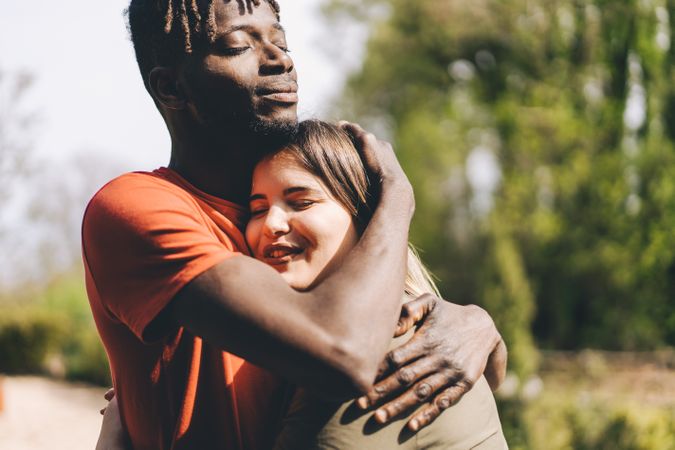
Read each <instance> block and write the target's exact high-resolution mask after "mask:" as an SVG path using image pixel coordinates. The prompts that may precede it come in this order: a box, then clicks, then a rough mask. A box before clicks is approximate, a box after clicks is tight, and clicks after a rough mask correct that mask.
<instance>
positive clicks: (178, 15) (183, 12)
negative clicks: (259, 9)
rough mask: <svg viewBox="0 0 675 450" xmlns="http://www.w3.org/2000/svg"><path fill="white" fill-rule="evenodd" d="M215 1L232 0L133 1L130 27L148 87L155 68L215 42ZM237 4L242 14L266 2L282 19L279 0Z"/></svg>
mask: <svg viewBox="0 0 675 450" xmlns="http://www.w3.org/2000/svg"><path fill="white" fill-rule="evenodd" d="M216 1H222V2H224V3H229V2H230V1H232V0H131V3H130V4H129V7H128V8H127V9H126V11H125V15H126V16H127V28H128V30H129V33H130V35H131V41H132V42H133V45H134V50H135V52H136V61H137V62H138V67H139V69H140V71H141V76H142V77H143V83H144V84H145V86H146V88H148V74H149V73H150V71H151V70H152V69H153V68H154V67H157V66H163V65H172V64H175V63H176V62H178V61H180V59H181V58H183V57H185V55H188V54H190V53H192V51H193V49H194V48H195V46H197V45H201V44H205V43H213V41H214V40H215V38H216V34H217V32H218V26H217V24H216V8H215V6H216ZM235 1H236V2H237V3H238V5H239V10H240V12H241V13H242V14H243V13H245V12H246V11H248V12H251V11H252V10H253V6H260V4H261V2H262V1H264V2H266V3H268V4H269V5H270V7H271V8H272V10H273V11H274V13H275V14H276V16H277V20H278V19H279V13H280V7H279V3H277V1H276V0H235Z"/></svg>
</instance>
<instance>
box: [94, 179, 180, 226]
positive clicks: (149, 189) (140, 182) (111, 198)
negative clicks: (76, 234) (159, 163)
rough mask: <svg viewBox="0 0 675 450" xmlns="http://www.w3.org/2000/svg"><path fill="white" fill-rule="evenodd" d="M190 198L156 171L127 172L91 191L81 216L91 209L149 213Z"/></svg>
mask: <svg viewBox="0 0 675 450" xmlns="http://www.w3.org/2000/svg"><path fill="white" fill-rule="evenodd" d="M191 200H192V195H191V194H190V193H189V192H188V191H186V190H185V189H183V188H182V187H180V186H178V185H176V184H175V183H172V182H171V181H170V180H167V179H165V178H164V177H162V176H160V175H159V174H158V173H157V172H129V173H125V174H123V175H120V176H118V177H116V178H114V179H112V180H110V181H109V182H108V183H106V184H105V185H103V187H101V189H99V190H98V192H96V194H94V196H93V197H92V198H91V200H90V201H89V204H88V206H87V209H86V210H85V218H86V217H87V216H88V215H90V214H92V213H94V212H106V211H107V212H110V213H116V214H124V213H133V212H134V211H138V212H149V211H150V210H156V209H158V208H161V209H164V208H165V207H167V206H172V207H176V206H178V205H181V204H182V205H186V204H190V203H192V202H191Z"/></svg>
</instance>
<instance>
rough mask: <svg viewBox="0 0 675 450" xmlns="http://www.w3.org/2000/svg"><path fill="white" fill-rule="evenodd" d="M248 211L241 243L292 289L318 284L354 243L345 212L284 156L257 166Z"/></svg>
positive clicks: (317, 181) (319, 183)
mask: <svg viewBox="0 0 675 450" xmlns="http://www.w3.org/2000/svg"><path fill="white" fill-rule="evenodd" d="M250 210H251V220H250V221H249V222H248V225H247V226H246V240H247V241H248V244H249V246H250V247H251V251H252V252H253V256H255V257H256V258H257V259H259V260H261V261H264V262H265V263H267V264H269V265H270V266H272V267H274V268H275V269H276V270H277V271H278V272H279V273H280V274H281V276H282V277H283V278H284V279H285V280H286V282H288V284H290V285H291V287H293V288H295V289H301V290H302V289H307V288H309V287H311V286H312V285H313V284H314V283H315V282H318V281H320V280H321V279H322V278H323V277H325V275H326V274H327V273H329V272H330V271H331V270H332V269H333V268H335V267H337V266H338V265H339V264H340V262H341V261H342V259H343V258H344V256H345V255H346V254H347V252H348V251H349V250H350V249H351V248H352V247H354V245H355V244H356V242H357V241H358V234H357V232H356V228H355V226H354V223H353V221H352V217H351V215H350V214H349V212H348V211H347V210H346V209H345V208H344V207H343V206H342V205H341V204H340V203H339V202H337V201H336V200H335V199H334V198H333V197H332V196H331V194H330V191H329V190H328V188H327V187H326V186H324V184H323V183H322V181H321V180H320V179H319V178H317V177H316V176H314V175H313V174H311V173H309V172H308V171H306V170H305V169H303V168H302V167H301V166H300V164H299V163H298V161H297V160H296V159H295V157H293V156H292V155H290V154H288V153H284V152H282V153H279V154H276V155H274V156H272V157H270V158H266V159H264V160H262V161H261V162H260V163H258V165H257V166H256V168H255V170H254V172H253V185H252V187H251V200H250Z"/></svg>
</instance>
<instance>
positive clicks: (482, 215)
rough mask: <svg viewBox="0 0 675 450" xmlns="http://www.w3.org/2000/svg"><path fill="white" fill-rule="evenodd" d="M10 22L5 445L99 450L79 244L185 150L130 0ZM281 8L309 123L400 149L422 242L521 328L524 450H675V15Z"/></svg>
mask: <svg viewBox="0 0 675 450" xmlns="http://www.w3.org/2000/svg"><path fill="white" fill-rule="evenodd" d="M6 3H7V4H6V5H3V6H4V8H3V13H2V15H0V55H2V56H1V57H0V204H1V205H2V208H0V242H1V247H0V248H2V250H3V252H2V254H3V258H2V260H0V374H1V373H4V374H5V375H4V376H2V375H0V449H1V450H4V449H33V448H36V449H37V448H68V449H78V448H82V449H84V448H93V443H94V441H95V438H96V435H97V432H98V426H99V423H100V416H98V408H99V407H101V406H103V404H104V402H103V400H102V397H101V395H102V393H103V392H104V390H105V389H104V388H102V387H96V386H107V385H108V384H109V379H108V369H107V363H106V359H105V354H104V353H103V351H102V349H101V346H100V343H99V341H98V336H97V334H96V331H95V329H94V327H93V323H92V320H91V317H90V313H89V310H88V303H87V300H86V296H85V294H84V289H83V279H82V269H81V267H80V264H81V263H80V260H79V224H80V220H81V216H82V212H83V209H84V207H85V205H86V202H87V200H88V199H89V197H90V196H91V195H92V194H93V193H94V192H95V190H96V189H97V188H98V187H100V185H101V184H102V183H104V182H105V181H106V180H108V179H110V178H112V177H113V176H115V175H118V174H120V173H123V172H125V171H129V170H139V169H140V170H147V169H153V168H156V167H158V166H161V165H164V164H166V163H167V161H168V154H169V140H168V135H167V133H166V130H165V128H164V125H163V122H162V120H161V118H160V116H159V114H158V113H157V112H156V110H155V108H154V105H153V104H152V102H151V100H150V98H149V96H148V95H147V94H146V93H145V91H144V88H143V85H142V82H141V80H140V77H139V75H138V70H137V68H136V64H135V60H134V57H133V50H132V47H131V43H130V42H129V40H128V37H127V32H126V29H125V25H124V20H123V17H122V10H123V9H124V8H125V6H126V4H127V1H126V0H107V1H105V2H86V1H84V0H71V1H68V2H53V1H46V0H36V1H33V2H6ZM280 4H281V7H282V22H283V24H284V26H285V27H286V29H287V34H288V40H289V44H290V47H291V51H292V56H293V58H294V60H295V63H296V66H297V67H298V72H299V76H300V85H301V91H300V96H301V107H300V109H301V116H302V117H303V118H307V117H315V116H318V117H322V118H327V119H337V118H347V119H350V120H357V121H359V122H361V123H363V124H364V125H366V126H367V127H368V128H370V129H371V130H373V131H375V132H376V133H377V134H378V135H380V136H382V137H385V138H387V139H390V140H391V141H392V142H393V143H394V146H395V148H396V150H397V152H398V155H399V158H400V160H401V162H402V163H403V165H404V166H405V168H406V171H407V173H408V175H409V177H410V179H411V181H412V182H413V185H414V186H415V190H416V197H417V211H416V219H415V221H414V224H413V230H412V234H411V239H412V241H413V242H414V243H415V244H416V245H417V246H418V247H419V248H420V249H421V251H422V258H423V259H424V260H425V261H426V262H427V263H428V265H429V266H430V267H431V268H432V270H433V272H434V273H435V274H436V276H437V277H438V278H439V280H440V282H439V284H440V286H441V290H442V292H443V294H444V295H445V296H446V297H447V298H448V299H451V300H453V301H456V302H459V303H477V304H480V305H482V306H484V307H485V308H486V309H487V310H488V311H489V312H490V313H491V315H492V316H493V317H494V318H495V321H496V322H497V324H498V326H499V328H500V330H501V331H502V333H503V335H504V337H505V339H506V341H507V344H508V346H509V350H510V375H509V377H508V379H507V381H506V382H505V384H504V386H503V387H502V388H501V390H500V391H499V392H498V393H497V395H498V399H499V404H500V411H501V417H502V422H503V426H504V429H505V433H506V435H507V439H508V440H509V443H510V445H511V448H514V449H536V450H539V449H541V450H549V449H550V450H557V449H561V450H562V449H589V450H590V449H618V450H622V449H645V450H647V449H649V450H652V449H653V450H663V449H675V353H674V351H673V346H675V66H674V65H673V63H674V62H675V45H673V44H675V43H673V42H672V36H673V32H674V31H675V3H673V2H672V1H670V0H640V1H637V0H635V1H628V0H625V1H614V2H607V1H601V0H575V1H565V0H563V1H556V2H554V1H550V0H511V1H509V2H503V1H498V0H473V1H470V2H466V1H456V0H433V1H432V0H417V1H414V2H411V1H406V0H371V1H367V2H365V1H363V2H361V1H356V0H293V1H291V0H280ZM671 18H672V20H671ZM83 383H84V384H83Z"/></svg>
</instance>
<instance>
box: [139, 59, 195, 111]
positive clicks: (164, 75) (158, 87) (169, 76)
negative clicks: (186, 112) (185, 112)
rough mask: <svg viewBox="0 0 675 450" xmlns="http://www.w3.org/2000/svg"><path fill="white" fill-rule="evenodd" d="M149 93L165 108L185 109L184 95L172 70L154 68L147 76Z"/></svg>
mask: <svg viewBox="0 0 675 450" xmlns="http://www.w3.org/2000/svg"><path fill="white" fill-rule="evenodd" d="M148 83H149V87H150V92H151V93H152V96H153V97H154V98H155V101H157V102H159V103H160V104H161V105H163V106H164V107H165V108H168V109H176V110H178V109H183V108H185V103H186V99H185V95H184V92H183V89H182V88H181V85H180V82H179V81H178V77H177V76H176V73H175V71H174V70H172V69H170V68H168V67H155V68H154V69H152V70H151V71H150V74H149V75H148Z"/></svg>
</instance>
